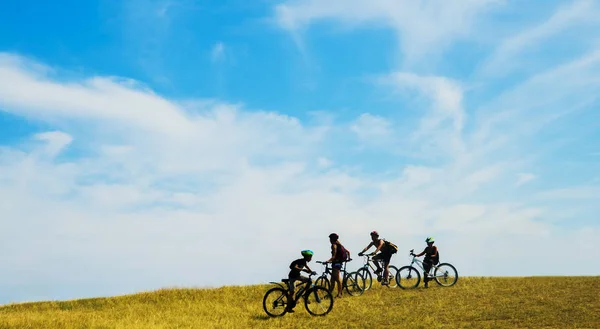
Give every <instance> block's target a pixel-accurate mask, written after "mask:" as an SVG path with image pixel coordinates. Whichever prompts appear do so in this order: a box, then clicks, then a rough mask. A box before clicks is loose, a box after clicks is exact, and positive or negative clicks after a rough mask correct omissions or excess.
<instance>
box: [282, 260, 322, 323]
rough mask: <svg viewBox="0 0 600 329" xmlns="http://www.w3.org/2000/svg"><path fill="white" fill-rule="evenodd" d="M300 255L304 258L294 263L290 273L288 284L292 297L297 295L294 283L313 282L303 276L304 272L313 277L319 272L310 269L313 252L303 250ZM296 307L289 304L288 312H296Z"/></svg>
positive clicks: (291, 265)
mask: <svg viewBox="0 0 600 329" xmlns="http://www.w3.org/2000/svg"><path fill="white" fill-rule="evenodd" d="M300 254H301V255H302V258H299V259H296V260H295V261H293V262H292V263H291V264H290V273H289V274H288V279H289V280H290V281H289V282H288V288H289V291H290V296H292V298H293V296H294V293H295V285H294V283H295V282H296V281H300V282H302V283H306V282H311V281H312V280H311V279H310V278H307V277H305V276H303V275H302V274H301V272H302V271H304V272H306V273H311V274H313V275H315V274H317V272H313V270H311V269H310V267H308V262H310V261H311V260H312V256H313V254H314V253H313V252H312V250H302V251H301V252H300ZM294 306H295V305H293V303H292V304H291V305H290V304H288V307H287V312H289V313H293V312H294Z"/></svg>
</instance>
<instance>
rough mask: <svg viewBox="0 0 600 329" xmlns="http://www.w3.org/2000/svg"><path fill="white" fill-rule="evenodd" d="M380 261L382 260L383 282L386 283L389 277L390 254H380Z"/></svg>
mask: <svg viewBox="0 0 600 329" xmlns="http://www.w3.org/2000/svg"><path fill="white" fill-rule="evenodd" d="M382 255H383V256H382V261H383V268H384V270H383V284H388V283H389V281H388V279H389V277H390V261H391V260H392V254H388V253H385V254H382Z"/></svg>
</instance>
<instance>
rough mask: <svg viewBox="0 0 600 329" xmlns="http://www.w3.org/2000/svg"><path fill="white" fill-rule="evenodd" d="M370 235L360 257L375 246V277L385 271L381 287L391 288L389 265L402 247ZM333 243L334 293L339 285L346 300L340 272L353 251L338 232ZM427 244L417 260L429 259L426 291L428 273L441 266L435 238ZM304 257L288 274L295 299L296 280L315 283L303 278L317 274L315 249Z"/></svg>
mask: <svg viewBox="0 0 600 329" xmlns="http://www.w3.org/2000/svg"><path fill="white" fill-rule="evenodd" d="M370 236H371V241H370V242H369V244H368V245H367V246H366V247H365V248H364V249H363V250H362V251H361V252H359V253H358V255H359V256H363V255H364V253H365V252H366V251H367V250H369V249H371V247H375V251H373V252H372V253H370V254H369V256H373V258H372V259H373V260H374V263H375V266H376V270H375V274H377V275H380V274H381V272H383V275H382V281H381V284H382V285H388V284H389V282H388V280H389V265H390V262H391V259H392V255H393V254H394V253H396V252H397V250H398V248H397V247H396V245H394V244H393V243H391V242H389V241H386V240H384V239H381V238H380V237H379V233H378V232H377V231H372V232H371V233H370ZM329 242H330V243H331V257H330V258H329V259H328V260H327V261H326V263H331V268H332V273H331V282H332V284H331V292H333V290H334V289H335V288H334V287H335V286H336V285H337V295H336V296H335V297H336V298H340V297H343V291H342V278H341V276H340V270H341V269H342V267H343V263H344V262H345V261H347V259H348V257H349V255H348V254H349V252H348V250H347V249H346V248H345V247H344V245H342V243H341V242H340V237H339V235H338V234H337V233H331V234H329ZM425 242H426V243H427V247H425V249H424V250H423V251H422V252H421V253H419V254H417V255H415V257H421V256H423V255H425V258H424V260H423V269H424V272H425V273H424V283H425V288H427V287H428V277H427V275H425V274H426V273H428V272H429V270H430V269H431V267H432V265H434V264H437V263H438V262H439V253H438V249H437V246H434V245H433V244H434V242H435V241H434V239H433V237H427V238H426V239H425ZM300 254H301V255H302V258H299V259H296V260H294V261H293V262H292V263H291V264H290V266H289V268H290V272H289V274H288V279H289V281H288V286H289V290H290V293H291V295H292V296H293V295H294V287H295V282H296V281H300V282H302V283H306V282H310V281H311V279H310V278H308V277H306V276H303V275H302V274H301V273H302V272H306V273H311V274H313V275H315V274H316V272H314V271H313V270H312V269H311V268H310V267H309V266H308V263H309V262H310V261H311V260H312V256H313V255H314V252H313V251H312V250H302V251H301V252H300ZM380 263H381V264H382V265H383V268H382V266H381V265H380ZM286 311H287V312H294V310H293V306H290V307H288V308H287V309H286Z"/></svg>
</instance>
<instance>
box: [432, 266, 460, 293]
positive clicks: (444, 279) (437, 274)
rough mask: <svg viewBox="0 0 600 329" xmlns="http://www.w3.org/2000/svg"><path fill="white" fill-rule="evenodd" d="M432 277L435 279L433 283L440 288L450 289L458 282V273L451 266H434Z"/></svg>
mask: <svg viewBox="0 0 600 329" xmlns="http://www.w3.org/2000/svg"><path fill="white" fill-rule="evenodd" d="M433 277H434V278H435V282H437V283H438V284H439V285H440V286H442V287H451V286H453V285H454V284H455V283H456V281H457V280H458V272H456V268H455V267H454V266H453V265H452V264H449V263H441V264H439V265H438V266H436V268H435V271H434V272H433Z"/></svg>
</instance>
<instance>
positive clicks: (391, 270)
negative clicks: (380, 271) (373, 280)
mask: <svg viewBox="0 0 600 329" xmlns="http://www.w3.org/2000/svg"><path fill="white" fill-rule="evenodd" d="M397 273H398V268H397V267H396V266H394V265H390V266H388V288H397V287H398V282H396V274H397Z"/></svg>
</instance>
